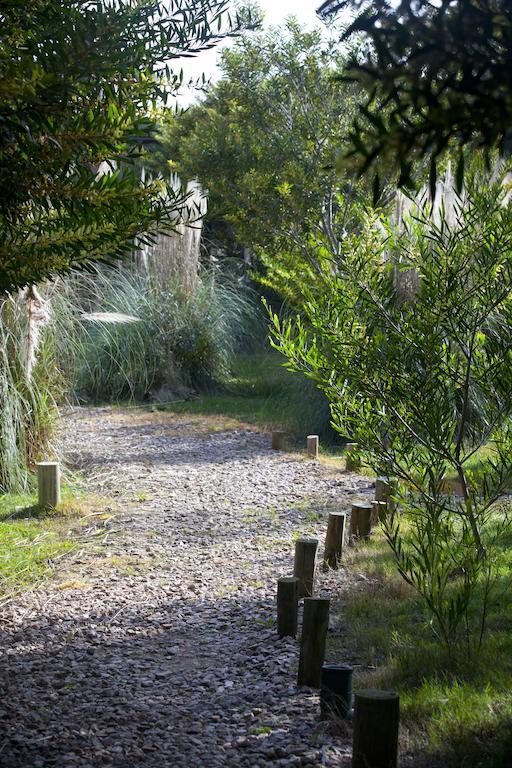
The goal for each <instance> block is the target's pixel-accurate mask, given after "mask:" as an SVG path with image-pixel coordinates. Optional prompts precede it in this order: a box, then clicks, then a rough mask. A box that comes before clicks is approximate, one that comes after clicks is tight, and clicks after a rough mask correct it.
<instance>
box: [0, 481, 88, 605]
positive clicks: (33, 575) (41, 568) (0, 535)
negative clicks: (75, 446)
mask: <svg viewBox="0 0 512 768" xmlns="http://www.w3.org/2000/svg"><path fill="white" fill-rule="evenodd" d="M96 506H98V505H97V504H96ZM90 510H91V500H90V499H87V498H86V497H84V496H83V494H82V493H80V492H79V491H77V490H76V489H75V488H71V487H69V486H64V488H63V491H62V503H61V504H60V505H59V506H58V507H57V508H56V509H54V510H44V509H41V508H40V507H39V506H38V505H37V495H36V494H22V495H12V494H7V495H2V496H0V597H5V596H7V595H9V594H11V593H13V592H16V591H18V590H20V589H21V590H23V589H26V588H28V587H30V586H32V585H33V584H35V583H37V582H39V581H40V580H41V579H43V578H44V577H45V576H47V575H48V574H49V573H50V572H51V570H52V568H53V567H54V563H55V560H56V558H58V557H59V556H61V555H65V554H67V553H69V552H71V551H72V550H73V549H74V548H75V547H76V542H75V540H74V538H73V536H72V534H71V532H70V526H73V525H74V526H79V525H80V518H81V517H83V516H84V515H85V514H88V513H89V512H90Z"/></svg>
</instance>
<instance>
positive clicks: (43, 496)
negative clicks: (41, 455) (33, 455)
mask: <svg viewBox="0 0 512 768" xmlns="http://www.w3.org/2000/svg"><path fill="white" fill-rule="evenodd" d="M36 466H37V487H38V496H39V506H40V507H56V506H57V504H60V466H59V462H58V461H40V462H38V463H37V464H36Z"/></svg>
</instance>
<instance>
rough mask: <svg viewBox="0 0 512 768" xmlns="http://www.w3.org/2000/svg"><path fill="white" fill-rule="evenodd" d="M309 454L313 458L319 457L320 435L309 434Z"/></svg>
mask: <svg viewBox="0 0 512 768" xmlns="http://www.w3.org/2000/svg"><path fill="white" fill-rule="evenodd" d="M307 449H308V456H311V458H312V459H318V435H308V436H307Z"/></svg>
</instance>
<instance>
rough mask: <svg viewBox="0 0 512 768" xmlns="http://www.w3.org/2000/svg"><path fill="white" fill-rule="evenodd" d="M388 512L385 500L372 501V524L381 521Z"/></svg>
mask: <svg viewBox="0 0 512 768" xmlns="http://www.w3.org/2000/svg"><path fill="white" fill-rule="evenodd" d="M387 513H388V503H387V501H372V526H374V525H377V523H383V522H384V520H385V519H386V516H387Z"/></svg>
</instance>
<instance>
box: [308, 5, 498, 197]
mask: <svg viewBox="0 0 512 768" xmlns="http://www.w3.org/2000/svg"><path fill="white" fill-rule="evenodd" d="M354 8H355V9H356V11H357V15H356V18H355V20H354V21H353V22H352V23H351V25H350V26H349V28H348V29H347V31H346V33H345V38H347V37H349V36H350V35H352V34H354V33H360V34H363V36H364V37H366V39H368V40H369V42H370V43H371V45H370V46H369V48H368V54H367V55H366V56H364V57H353V58H352V59H351V60H350V61H349V63H348V66H347V71H346V73H345V78H346V79H348V80H349V81H350V82H352V83H357V84H359V86H362V87H363V88H364V89H365V90H366V92H367V94H368V99H367V101H366V103H365V104H364V105H362V107H361V111H362V115H364V119H365V123H364V126H363V125H362V124H361V123H358V122H355V123H354V125H353V127H352V131H351V140H352V149H351V152H350V153H349V154H350V155H352V156H356V157H357V158H358V160H359V163H360V169H361V171H363V172H364V171H365V170H366V169H367V168H368V167H369V166H370V165H372V163H374V161H375V160H376V158H378V157H382V156H384V155H387V156H388V157H391V158H392V159H393V161H394V162H395V163H396V166H397V170H398V172H399V180H400V183H404V184H406V183H408V182H409V181H410V180H411V174H412V169H413V167H414V161H415V159H418V158H421V157H424V156H426V155H428V156H429V158H430V162H431V185H432V187H433V186H434V184H435V175H436V158H437V157H438V156H439V155H440V154H441V153H443V152H444V151H445V149H446V148H448V147H449V146H450V145H453V144H455V145H456V146H459V147H460V146H463V145H466V144H468V143H472V144H473V145H476V146H480V147H484V148H499V149H500V150H501V151H504V152H508V151H509V149H510V141H511V139H512V7H511V4H510V2H509V0H441V1H440V2H419V1H418V0H405V1H402V2H400V3H397V2H393V0H328V1H327V2H325V3H323V5H322V6H321V7H320V9H319V13H320V15H322V16H324V17H332V16H333V15H336V14H337V13H339V12H340V11H345V10H347V9H354ZM383 105H385V106H386V111H385V113H384V114H383V113H382V107H383ZM463 170H464V168H463V155H462V154H461V156H460V162H459V169H458V182H459V185H460V184H461V183H462V176H463Z"/></svg>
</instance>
